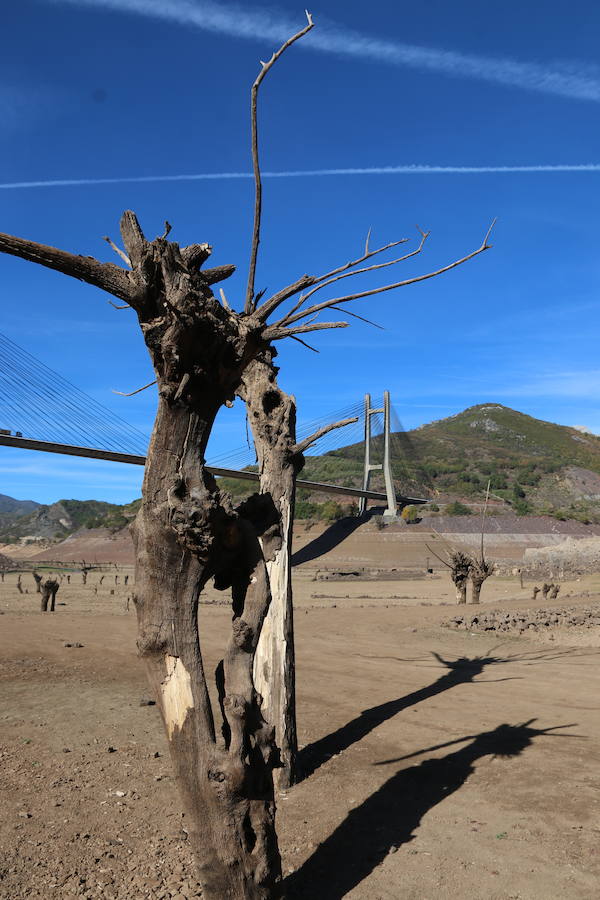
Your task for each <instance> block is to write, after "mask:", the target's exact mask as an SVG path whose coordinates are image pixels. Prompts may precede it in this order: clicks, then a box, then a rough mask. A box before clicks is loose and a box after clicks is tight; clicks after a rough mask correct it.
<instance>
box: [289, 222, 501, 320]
mask: <svg viewBox="0 0 600 900" xmlns="http://www.w3.org/2000/svg"><path fill="white" fill-rule="evenodd" d="M494 221H495V220H494ZM493 225H494V223H493V222H492V225H491V226H490V228H489V229H488V231H487V234H486V236H485V239H484V241H483V243H482V244H481V246H480V247H478V248H477V250H473V251H472V253H468V254H467V256H463V257H461V259H456V260H454V262H451V263H449V264H448V265H447V266H442V268H441V269H436V270H435V272H427V273H426V274H425V275H417V276H415V277H414V278H406V279H405V280H404V281H396V282H394V283H393V284H386V285H384V286H383V287H379V288H371V289H370V290H368V291H359V292H357V293H356V294H347V295H346V296H345V297H334V298H333V299H332V300H325V301H324V302H323V303H316V304H315V305H314V306H309V307H308V309H305V310H302V312H299V313H297V314H296V315H295V316H291V317H290V318H288V317H286V319H285V324H286V326H287V325H291V324H293V323H294V322H298V321H300V320H301V319H304V318H306V316H312V315H314V313H317V312H320V311H321V310H322V309H330V308H331V307H332V306H336V305H337V304H339V303H350V301H351V300H360V299H362V298H363V297H372V296H373V295H374V294H381V293H383V292H384V291H393V290H395V289H396V288H401V287H406V286H407V285H409V284H417V283H418V282H419V281H427V280H428V279H429V278H435V277H436V276H437V275H442V274H443V273H444V272H449V271H450V270H451V269H455V268H456V267H457V266H461V265H463V263H466V262H468V261H469V260H470V259H473V257H475V256H479V254H480V253H483V252H484V251H485V250H489V249H490V247H491V246H492V245H491V244H488V242H487V240H488V237H489V235H490V232H491V229H492V228H493Z"/></svg>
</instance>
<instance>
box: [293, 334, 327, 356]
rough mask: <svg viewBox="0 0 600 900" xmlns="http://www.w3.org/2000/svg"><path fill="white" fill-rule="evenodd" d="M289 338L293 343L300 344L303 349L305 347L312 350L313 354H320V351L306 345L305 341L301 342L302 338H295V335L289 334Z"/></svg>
mask: <svg viewBox="0 0 600 900" xmlns="http://www.w3.org/2000/svg"><path fill="white" fill-rule="evenodd" d="M290 337H291V339H292V340H293V341H298V343H299V344H302V346H303V347H306V348H307V350H312V352H313V353H320V352H321V351H320V350H317V348H316V347H311V345H310V344H307V343H306V341H303V340H302V338H299V337H295V335H293V334H290Z"/></svg>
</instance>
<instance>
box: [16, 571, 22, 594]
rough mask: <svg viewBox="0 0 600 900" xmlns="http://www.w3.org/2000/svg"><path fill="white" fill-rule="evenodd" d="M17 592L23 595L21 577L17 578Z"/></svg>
mask: <svg viewBox="0 0 600 900" xmlns="http://www.w3.org/2000/svg"><path fill="white" fill-rule="evenodd" d="M17 590H18V592H19V593H20V594H22V593H23V585H22V584H21V576H20V575H19V577H18V578H17Z"/></svg>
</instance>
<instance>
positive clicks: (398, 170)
mask: <svg viewBox="0 0 600 900" xmlns="http://www.w3.org/2000/svg"><path fill="white" fill-rule="evenodd" d="M561 172H563V173H579V174H582V173H590V172H592V173H593V172H600V163H575V164H570V163H565V164H564V165H563V164H559V165H538V166H428V165H402V166H372V167H367V168H359V167H356V168H351V169H304V170H296V171H294V170H291V171H287V172H285V171H284V172H263V173H262V177H263V178H320V177H328V176H329V177H331V176H333V177H335V176H351V175H518V174H522V175H527V174H530V175H531V174H534V175H535V174H539V175H544V174H546V175H548V174H549V175H556V174H559V173H561ZM253 177H254V176H253V174H252V172H193V173H189V174H187V175H122V176H116V177H114V178H56V179H48V180H39V181H5V182H3V183H0V190H2V191H9V190H18V189H21V190H24V189H27V188H46V187H93V186H96V185H103V184H153V183H155V182H160V181H228V180H231V179H248V178H253Z"/></svg>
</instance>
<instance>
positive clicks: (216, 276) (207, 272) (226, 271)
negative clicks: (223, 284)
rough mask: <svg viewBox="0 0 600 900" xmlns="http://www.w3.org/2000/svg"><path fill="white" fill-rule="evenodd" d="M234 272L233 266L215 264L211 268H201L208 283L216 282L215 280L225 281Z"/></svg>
mask: <svg viewBox="0 0 600 900" xmlns="http://www.w3.org/2000/svg"><path fill="white" fill-rule="evenodd" d="M234 272H235V266H232V265H227V266H215V267H214V268H213V269H202V275H203V277H204V278H205V279H206V281H208V283H209V284H216V283H217V281H225V279H226V278H230V277H231V276H232V275H233V273H234Z"/></svg>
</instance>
